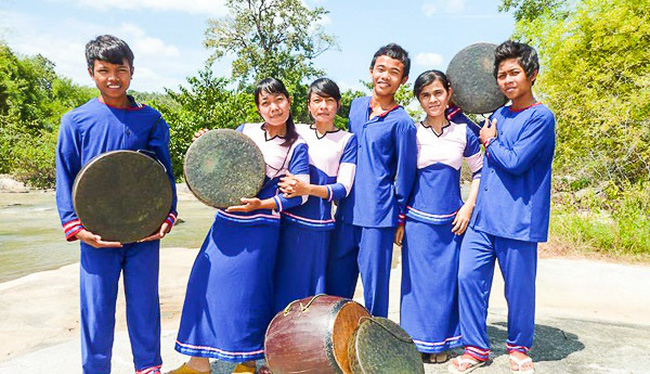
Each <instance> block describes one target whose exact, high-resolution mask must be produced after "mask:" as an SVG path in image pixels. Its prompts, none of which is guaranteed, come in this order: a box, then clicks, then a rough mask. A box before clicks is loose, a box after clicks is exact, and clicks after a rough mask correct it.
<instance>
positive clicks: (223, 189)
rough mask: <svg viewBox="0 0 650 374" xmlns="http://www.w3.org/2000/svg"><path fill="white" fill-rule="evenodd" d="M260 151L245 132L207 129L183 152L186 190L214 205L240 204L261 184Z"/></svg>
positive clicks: (261, 158) (216, 206)
mask: <svg viewBox="0 0 650 374" xmlns="http://www.w3.org/2000/svg"><path fill="white" fill-rule="evenodd" d="M265 170H266V165H265V164H264V157H263V155H262V152H261V151H260V149H259V148H258V147H257V145H256V144H255V142H253V140H251V139H250V138H249V137H247V136H246V135H244V134H242V133H240V132H238V131H235V130H230V129H218V130H210V131H208V132H207V133H205V134H204V135H203V136H201V137H200V138H198V139H197V140H196V141H195V142H194V143H192V145H191V146H190V147H189V149H188V150H187V153H186V154H185V164H184V167H183V172H184V174H185V181H186V182H187V187H189V189H190V191H192V193H193V194H194V195H195V196H196V197H197V198H198V199H199V200H200V201H202V202H203V203H205V204H207V205H210V206H213V207H215V208H226V207H229V206H232V205H239V204H241V201H240V199H241V198H242V197H253V196H255V195H257V193H258V192H259V190H260V188H262V184H263V183H264V177H265Z"/></svg>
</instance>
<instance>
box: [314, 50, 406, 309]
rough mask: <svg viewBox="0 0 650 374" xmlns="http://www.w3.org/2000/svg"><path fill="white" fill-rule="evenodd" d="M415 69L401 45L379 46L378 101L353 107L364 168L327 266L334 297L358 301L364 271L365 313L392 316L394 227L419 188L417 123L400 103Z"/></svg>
mask: <svg viewBox="0 0 650 374" xmlns="http://www.w3.org/2000/svg"><path fill="white" fill-rule="evenodd" d="M410 65H411V62H410V59H409V57H408V53H407V52H406V51H405V50H404V49H403V48H402V47H400V46H399V45H397V44H388V45H386V46H384V47H382V48H380V49H379V50H378V51H377V52H376V53H375V55H374V57H373V59H372V62H371V64H370V76H371V77H372V83H373V88H372V96H369V97H362V98H358V99H355V100H354V101H353V102H352V104H351V106H350V115H349V120H350V122H349V127H350V132H352V133H353V134H355V135H356V137H357V140H358V150H357V169H356V175H355V179H354V185H353V187H352V191H351V192H350V195H349V196H348V197H347V198H346V199H343V200H342V201H341V202H340V203H339V206H338V210H337V214H336V227H335V229H334V232H333V234H332V235H333V236H332V243H331V245H330V253H329V259H328V265H327V275H326V284H327V285H326V292H327V293H328V294H330V295H337V296H343V297H348V298H351V297H352V296H353V295H354V288H355V285H356V282H357V276H358V274H359V273H361V281H362V283H363V290H364V300H365V304H366V308H367V309H368V310H369V311H370V313H371V314H372V315H375V316H383V317H386V316H387V315H388V287H389V276H390V265H391V258H392V254H393V239H394V236H395V228H396V226H397V223H398V220H399V219H400V216H402V219H403V213H404V211H405V208H406V200H407V199H408V197H409V194H410V193H411V189H412V187H413V184H414V182H415V172H416V159H417V143H416V139H415V133H416V130H415V125H414V124H413V120H412V119H411V118H410V117H409V116H408V114H407V113H406V111H405V110H404V108H402V107H401V106H399V105H397V103H396V102H395V93H396V92H397V90H398V88H399V87H400V86H401V85H402V84H404V83H406V81H407V80H408V74H409V70H410Z"/></svg>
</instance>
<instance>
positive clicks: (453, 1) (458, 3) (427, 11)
mask: <svg viewBox="0 0 650 374" xmlns="http://www.w3.org/2000/svg"><path fill="white" fill-rule="evenodd" d="M439 9H442V12H443V13H445V14H458V13H462V12H464V11H465V10H466V9H467V7H466V5H465V0H437V1H435V2H432V3H424V4H422V13H424V15H425V16H426V17H429V18H431V17H433V16H434V15H435V14H437V13H439Z"/></svg>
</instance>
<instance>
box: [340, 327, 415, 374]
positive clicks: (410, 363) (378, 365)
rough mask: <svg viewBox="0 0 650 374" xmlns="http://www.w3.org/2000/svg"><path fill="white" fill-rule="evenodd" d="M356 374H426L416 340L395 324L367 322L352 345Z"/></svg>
mask: <svg viewBox="0 0 650 374" xmlns="http://www.w3.org/2000/svg"><path fill="white" fill-rule="evenodd" d="M348 351H349V356H350V360H351V365H350V366H351V368H352V373H353V374H371V373H372V374H382V373H385V374H401V373H403V374H424V364H423V363H422V357H421V355H420V353H419V352H418V350H417V348H415V344H414V343H413V339H411V337H410V336H409V335H408V334H407V333H406V332H405V331H404V330H403V329H402V328H401V327H400V326H399V325H398V324H396V323H395V322H393V321H391V320H389V319H386V318H381V317H373V318H368V319H364V321H363V322H361V324H360V325H359V326H358V327H357V330H356V331H355V333H354V334H353V335H352V337H351V338H350V344H349V345H348Z"/></svg>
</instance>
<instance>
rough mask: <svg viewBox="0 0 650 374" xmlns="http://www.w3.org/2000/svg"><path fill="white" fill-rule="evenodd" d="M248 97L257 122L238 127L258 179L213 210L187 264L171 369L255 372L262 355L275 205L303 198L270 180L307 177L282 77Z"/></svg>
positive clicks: (276, 227)
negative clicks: (253, 147) (258, 162)
mask: <svg viewBox="0 0 650 374" xmlns="http://www.w3.org/2000/svg"><path fill="white" fill-rule="evenodd" d="M255 104H256V106H257V110H258V111H259V113H260V115H261V116H262V118H263V119H264V122H263V123H247V124H243V125H241V126H239V128H237V131H240V132H242V133H243V134H245V135H247V136H249V137H250V138H251V139H252V140H253V141H254V142H255V143H256V144H257V146H258V147H259V148H260V150H261V151H262V154H263V155H264V161H265V163H266V178H265V182H264V184H263V186H262V189H261V191H260V192H259V193H258V194H257V196H255V197H252V198H242V199H241V201H242V204H241V205H237V206H231V207H229V208H227V209H219V210H217V214H216V217H215V220H214V223H213V224H212V227H211V228H210V231H209V233H208V235H207V237H206V238H205V241H204V242H203V245H202V246H201V250H200V251H199V254H198V256H197V258H196V260H195V262H194V266H193V267H192V272H191V274H190V278H189V281H188V285H187V293H186V296H185V304H184V306H183V314H182V317H181V323H180V328H179V331H178V338H177V340H176V346H175V348H176V350H177V351H178V352H180V353H182V354H185V355H188V356H191V359H190V360H189V362H187V363H186V364H183V366H181V367H180V368H178V369H176V370H174V371H172V372H171V373H173V374H185V373H189V374H194V373H206V374H207V373H210V363H209V361H208V360H209V358H215V359H218V360H222V361H226V362H231V363H239V365H237V367H236V368H235V372H237V373H254V372H255V362H254V361H255V360H259V359H262V358H264V333H265V331H266V327H267V326H268V324H269V322H270V321H271V319H272V317H273V315H274V313H273V269H274V264H275V259H276V254H277V248H278V239H279V236H280V212H281V211H283V210H285V209H289V208H291V207H294V206H297V205H300V204H302V203H303V202H304V200H306V198H305V199H304V200H303V198H302V197H293V198H287V197H286V196H284V195H283V194H281V193H279V191H278V188H277V184H278V182H279V181H280V178H281V177H283V176H284V175H286V174H288V173H291V174H292V175H293V176H295V178H296V179H297V180H305V181H308V180H309V156H308V153H307V144H305V142H304V141H302V140H301V139H300V137H299V136H298V134H297V133H296V130H295V125H294V123H293V120H292V118H291V112H290V110H291V108H290V107H291V103H290V96H289V93H288V92H287V90H286V88H285V87H284V84H282V82H281V81H279V80H277V79H273V78H267V79H264V80H262V81H260V82H259V83H258V85H257V89H256V90H255Z"/></svg>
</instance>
